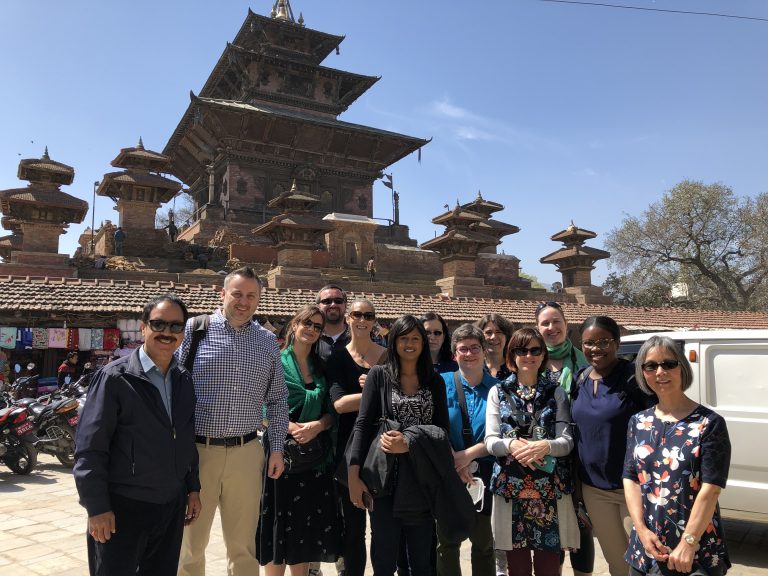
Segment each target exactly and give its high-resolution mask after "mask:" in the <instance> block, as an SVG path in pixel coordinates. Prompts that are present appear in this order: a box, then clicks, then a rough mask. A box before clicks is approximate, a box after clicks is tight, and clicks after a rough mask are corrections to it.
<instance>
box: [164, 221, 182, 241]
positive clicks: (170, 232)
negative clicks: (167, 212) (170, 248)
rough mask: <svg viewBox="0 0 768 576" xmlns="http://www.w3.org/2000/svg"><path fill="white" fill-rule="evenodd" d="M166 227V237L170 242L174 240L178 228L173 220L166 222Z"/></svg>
mask: <svg viewBox="0 0 768 576" xmlns="http://www.w3.org/2000/svg"><path fill="white" fill-rule="evenodd" d="M166 228H168V237H169V238H170V239H171V242H176V235H177V234H178V233H179V229H178V228H177V227H176V224H174V222H173V220H171V221H170V222H168V226H166Z"/></svg>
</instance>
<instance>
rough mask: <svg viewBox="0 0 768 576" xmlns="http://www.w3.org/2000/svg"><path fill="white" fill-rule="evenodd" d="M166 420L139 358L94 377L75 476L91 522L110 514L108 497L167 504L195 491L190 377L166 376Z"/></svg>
mask: <svg viewBox="0 0 768 576" xmlns="http://www.w3.org/2000/svg"><path fill="white" fill-rule="evenodd" d="M171 381H172V394H171V413H172V418H169V417H168V412H167V411H166V409H165V406H164V405H163V401H162V398H161V397H160V392H159V391H158V390H157V388H155V387H154V386H153V385H152V383H151V382H150V381H149V379H148V378H147V376H146V374H145V373H144V371H143V369H142V366H141V360H140V359H139V350H138V349H137V350H135V351H134V352H133V353H132V354H131V355H130V356H125V357H123V358H120V359H119V360H116V361H115V362H112V363H111V364H108V365H107V366H105V367H104V368H102V369H101V370H99V371H98V372H97V373H96V374H95V375H94V378H93V380H92V381H91V385H90V386H89V388H88V400H87V401H86V403H85V406H84V408H83V413H82V416H81V419H80V422H79V424H78V427H77V449H76V452H75V459H76V461H75V467H74V470H73V473H74V477H75V484H76V485H77V491H78V493H79V494H80V503H81V504H82V505H83V506H84V507H85V508H86V510H87V511H88V515H89V516H95V515H97V514H102V513H104V512H108V511H110V510H111V509H112V506H111V503H110V493H114V494H119V495H120V496H124V497H126V498H131V499H134V500H139V501H142V502H150V503H154V504H164V503H166V502H169V501H171V500H172V499H174V498H176V497H178V495H179V492H180V491H184V493H187V494H188V493H189V492H197V491H199V490H200V480H199V478H198V459H197V448H196V446H195V418H194V416H195V391H194V386H193V384H192V377H191V376H190V375H189V373H188V372H187V371H186V370H185V369H184V368H183V367H180V366H174V367H173V368H171Z"/></svg>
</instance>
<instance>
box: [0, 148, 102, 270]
mask: <svg viewBox="0 0 768 576" xmlns="http://www.w3.org/2000/svg"><path fill="white" fill-rule="evenodd" d="M17 176H18V178H19V179H20V180H27V181H28V182H29V184H28V185H27V186H26V187H25V188H12V189H9V190H0V212H2V214H3V218H2V221H1V223H2V226H3V228H5V229H6V230H10V231H11V234H10V235H9V236H4V237H2V238H0V256H2V257H3V259H4V260H5V262H6V264H5V266H4V269H5V270H4V273H6V274H22V275H23V274H30V273H32V274H34V275H40V274H47V273H50V274H51V275H58V276H73V275H74V273H73V271H72V270H73V269H72V270H70V269H69V256H68V255H67V254H59V253H58V252H59V237H60V236H61V235H62V234H65V233H66V229H67V228H68V227H69V225H70V224H72V223H75V224H79V223H80V222H82V221H83V218H85V215H86V213H87V212H88V203H87V202H85V201H84V200H80V199H79V198H76V197H74V196H71V195H70V194H67V193H66V192H62V191H61V186H68V185H70V184H72V182H73V181H74V179H75V169H74V168H72V167H71V166H67V165H66V164H62V163H61V162H56V161H55V160H51V158H50V156H49V155H48V148H47V147H46V148H45V152H44V153H43V156H42V157H41V158H39V159H38V158H28V159H24V160H22V161H21V162H19V170H18V173H17Z"/></svg>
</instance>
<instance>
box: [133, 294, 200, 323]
mask: <svg viewBox="0 0 768 576" xmlns="http://www.w3.org/2000/svg"><path fill="white" fill-rule="evenodd" d="M163 302H171V303H172V304H176V306H178V307H179V308H181V313H182V315H183V316H184V322H186V321H187V319H188V318H189V312H187V305H186V304H184V301H183V300H182V299H181V298H179V297H178V296H177V295H176V294H174V293H173V292H168V293H166V294H163V295H162V296H158V297H157V298H155V299H153V300H150V301H149V302H147V303H146V304H144V309H143V310H142V311H141V321H142V322H143V323H144V324H146V323H147V322H149V316H150V314H152V310H154V309H155V308H157V307H158V306H159V305H160V304H162V303H163Z"/></svg>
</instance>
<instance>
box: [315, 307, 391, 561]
mask: <svg viewBox="0 0 768 576" xmlns="http://www.w3.org/2000/svg"><path fill="white" fill-rule="evenodd" d="M346 320H347V325H348V326H349V333H350V335H351V339H350V341H349V343H348V344H347V345H346V346H343V347H341V348H337V349H336V350H335V351H334V353H333V354H332V355H331V359H330V360H329V361H328V382H329V384H330V393H331V401H332V402H333V407H334V408H335V409H336V412H337V413H338V414H339V436H338V441H337V443H336V446H337V448H336V461H337V463H338V462H339V461H340V460H341V459H342V458H343V457H344V448H345V446H346V445H347V442H348V441H349V437H350V435H351V434H352V429H353V428H354V426H355V420H356V419H357V412H358V410H359V409H360V399H361V398H362V396H363V387H364V386H365V380H366V378H367V376H368V371H369V370H370V369H371V368H372V367H373V366H375V365H376V364H379V362H381V360H382V359H383V358H384V357H385V353H386V351H387V349H386V348H384V347H383V346H379V345H378V344H376V343H375V342H373V341H372V340H371V329H372V328H373V325H374V323H375V322H376V311H375V310H374V308H373V304H372V303H371V302H369V301H368V300H356V301H354V302H352V303H351V304H349V306H348V307H347V318H346ZM338 491H339V494H341V506H342V511H343V514H344V544H343V546H342V556H343V557H344V573H345V574H346V576H363V574H364V572H365V563H366V556H367V555H366V552H365V524H366V522H365V516H366V514H365V509H363V508H357V507H355V506H354V505H353V504H352V501H351V500H350V499H349V492H348V491H347V489H346V488H345V487H341V486H339V488H338Z"/></svg>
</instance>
